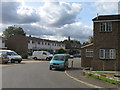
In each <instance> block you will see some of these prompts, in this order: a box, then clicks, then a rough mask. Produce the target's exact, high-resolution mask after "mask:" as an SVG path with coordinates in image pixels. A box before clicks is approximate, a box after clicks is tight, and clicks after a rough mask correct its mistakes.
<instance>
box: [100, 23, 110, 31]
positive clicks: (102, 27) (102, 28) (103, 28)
mask: <svg viewBox="0 0 120 90" xmlns="http://www.w3.org/2000/svg"><path fill="white" fill-rule="evenodd" d="M100 32H112V22H101V23H100Z"/></svg>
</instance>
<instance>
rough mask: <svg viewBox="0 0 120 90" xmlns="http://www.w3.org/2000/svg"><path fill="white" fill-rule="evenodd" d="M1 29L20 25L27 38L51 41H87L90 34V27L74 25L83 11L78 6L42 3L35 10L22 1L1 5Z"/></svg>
mask: <svg viewBox="0 0 120 90" xmlns="http://www.w3.org/2000/svg"><path fill="white" fill-rule="evenodd" d="M2 9H3V12H2V14H3V17H2V19H3V24H4V25H5V26H4V25H3V27H4V28H3V29H2V31H3V30H4V29H5V27H7V26H8V25H14V24H15V25H16V26H21V27H22V28H23V29H24V31H25V32H26V33H27V34H29V35H34V36H38V37H42V38H46V39H51V40H64V39H66V38H67V37H68V36H71V38H73V39H77V40H81V42H83V41H87V39H88V37H89V36H91V35H92V28H91V27H89V26H85V25H83V24H82V23H81V22H76V17H77V16H78V15H79V14H80V12H81V10H82V5H81V4H78V3H66V2H45V3H44V5H43V6H40V7H39V8H34V7H30V6H26V5H25V3H24V1H22V2H11V3H9V2H5V3H3V7H2Z"/></svg>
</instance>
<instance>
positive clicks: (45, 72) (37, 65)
mask: <svg viewBox="0 0 120 90" xmlns="http://www.w3.org/2000/svg"><path fill="white" fill-rule="evenodd" d="M48 66H49V62H39V61H33V62H23V63H21V64H15V65H14V64H13V65H9V64H8V65H3V67H2V88H91V87H88V86H87V85H84V84H82V83H80V82H77V81H74V80H73V79H71V78H69V77H68V76H66V75H65V73H64V71H60V70H52V71H50V70H49V68H48Z"/></svg>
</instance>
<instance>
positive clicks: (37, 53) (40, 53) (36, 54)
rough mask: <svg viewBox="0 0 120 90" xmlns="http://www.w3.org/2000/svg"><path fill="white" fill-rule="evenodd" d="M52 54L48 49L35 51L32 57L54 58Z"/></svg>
mask: <svg viewBox="0 0 120 90" xmlns="http://www.w3.org/2000/svg"><path fill="white" fill-rule="evenodd" d="M52 56H53V55H52V54H50V53H49V52H47V51H34V52H33V54H32V58H33V59H35V60H37V59H44V60H50V59H52Z"/></svg>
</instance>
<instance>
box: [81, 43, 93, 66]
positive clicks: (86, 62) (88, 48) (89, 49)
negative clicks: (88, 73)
mask: <svg viewBox="0 0 120 90" xmlns="http://www.w3.org/2000/svg"><path fill="white" fill-rule="evenodd" d="M81 49H82V54H81V66H82V67H91V63H92V60H93V43H91V44H88V45H85V46H82V47H81Z"/></svg>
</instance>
